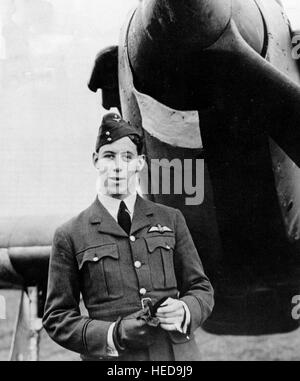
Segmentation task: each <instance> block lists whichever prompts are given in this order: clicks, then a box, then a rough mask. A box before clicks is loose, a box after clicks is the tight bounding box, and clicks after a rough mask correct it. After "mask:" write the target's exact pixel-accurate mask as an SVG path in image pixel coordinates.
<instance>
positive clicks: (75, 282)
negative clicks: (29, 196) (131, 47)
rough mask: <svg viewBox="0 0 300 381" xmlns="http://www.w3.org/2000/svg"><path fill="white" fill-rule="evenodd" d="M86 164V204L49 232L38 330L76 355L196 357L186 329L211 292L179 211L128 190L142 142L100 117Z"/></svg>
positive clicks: (117, 121) (206, 306)
mask: <svg viewBox="0 0 300 381" xmlns="http://www.w3.org/2000/svg"><path fill="white" fill-rule="evenodd" d="M93 162H94V166H95V168H96V170H97V171H98V181H97V193H98V194H97V198H96V200H95V202H94V203H93V204H92V205H91V206H90V207H89V208H88V209H86V210H84V211H83V212H82V213H81V214H79V215H78V216H77V217H75V218H73V219H72V220H71V221H69V222H67V223H66V224H64V225H63V226H62V227H60V228H58V229H57V231H56V232H55V236H54V240H53V248H52V253H51V258H50V268H49V280H48V295H47V300H46V305H45V314H44V317H43V325H44V327H45V329H46V330H47V332H48V334H49V335H50V337H51V338H52V339H53V340H54V341H55V342H57V343H58V344H60V345H62V346H63V347H65V348H67V349H69V350H72V351H75V352H78V353H80V354H81V357H82V359H84V360H95V361H96V360H116V361H135V360H146V361H147V360H148V361H152V360H165V361H173V360H199V359H200V358H199V354H198V349H197V346H196V343H195V340H194V336H193V332H194V331H195V329H197V328H198V327H199V326H201V324H202V323H203V322H204V321H205V319H206V318H207V317H208V316H209V315H210V313H211V311H212V308H213V303H214V302H213V289H212V286H211V284H210V282H209V280H208V278H207V277H206V275H205V274H204V271H203V267H202V264H201V261H200V259H199V255H198V253H197V250H196V248H195V246H194V244H193V241H192V238H191V235H190V233H189V230H188V228H187V225H186V222H185V219H184V217H183V215H182V213H181V212H180V211H179V210H177V209H174V208H170V207H167V206H164V205H160V204H156V203H154V202H152V201H149V200H146V199H144V198H142V197H141V196H140V195H139V194H138V193H137V186H138V179H139V173H140V172H141V170H142V168H143V166H144V163H145V159H144V156H143V155H142V139H141V137H140V135H139V134H138V133H137V131H136V129H135V128H133V127H132V126H131V125H130V124H128V123H127V122H125V121H124V120H123V119H121V118H120V117H119V116H118V115H117V114H113V113H110V114H107V115H106V116H104V118H103V121H102V124H101V126H100V129H99V134H98V137H97V142H96V151H95V153H94V154H93ZM200 254H201V253H200ZM80 293H81V294H82V297H83V301H84V304H85V307H86V309H87V311H88V316H83V315H81V312H80V309H79V302H80Z"/></svg>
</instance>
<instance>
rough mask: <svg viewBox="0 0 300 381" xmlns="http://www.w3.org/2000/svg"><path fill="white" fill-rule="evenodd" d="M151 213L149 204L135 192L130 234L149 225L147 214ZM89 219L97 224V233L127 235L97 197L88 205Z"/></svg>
mask: <svg viewBox="0 0 300 381" xmlns="http://www.w3.org/2000/svg"><path fill="white" fill-rule="evenodd" d="M152 214H153V211H152V209H151V207H150V205H149V204H148V203H147V200H145V199H143V198H142V197H141V196H140V195H139V194H137V198H136V202H135V206H134V212H133V218H132V223H131V230H130V234H134V233H136V232H137V231H138V230H140V229H143V228H144V227H146V226H149V225H151V221H150V219H149V216H150V215H152ZM89 221H90V223H91V224H93V225H94V224H97V225H98V231H99V233H106V234H111V235H115V236H119V237H128V235H127V234H126V232H125V231H124V230H123V229H122V228H121V226H120V225H119V224H118V223H117V221H116V220H115V219H114V218H113V217H112V216H111V214H110V213H109V212H108V211H107V210H106V208H105V207H104V206H103V205H102V204H101V202H100V201H99V200H98V197H97V198H96V200H95V202H94V203H93V204H92V205H91V207H90V217H89Z"/></svg>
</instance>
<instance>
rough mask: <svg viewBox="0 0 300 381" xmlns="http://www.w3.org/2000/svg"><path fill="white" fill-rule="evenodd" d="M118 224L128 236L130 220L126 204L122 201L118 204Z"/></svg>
mask: <svg viewBox="0 0 300 381" xmlns="http://www.w3.org/2000/svg"><path fill="white" fill-rule="evenodd" d="M118 224H119V225H120V226H121V228H122V229H123V230H125V232H126V233H127V234H128V235H129V232H130V228H131V219H130V215H129V212H128V210H127V208H126V204H125V202H124V201H122V202H121V204H120V208H119V212H118Z"/></svg>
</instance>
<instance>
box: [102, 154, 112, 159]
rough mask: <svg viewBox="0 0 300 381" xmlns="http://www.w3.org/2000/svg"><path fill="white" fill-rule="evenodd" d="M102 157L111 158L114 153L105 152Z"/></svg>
mask: <svg viewBox="0 0 300 381" xmlns="http://www.w3.org/2000/svg"><path fill="white" fill-rule="evenodd" d="M104 158H105V159H113V158H114V155H113V154H111V153H107V154H105V155H104Z"/></svg>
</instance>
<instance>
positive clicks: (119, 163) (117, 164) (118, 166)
mask: <svg viewBox="0 0 300 381" xmlns="http://www.w3.org/2000/svg"><path fill="white" fill-rule="evenodd" d="M123 169H124V163H123V160H122V158H121V156H116V157H115V160H114V171H116V172H121V171H122V170H123Z"/></svg>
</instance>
